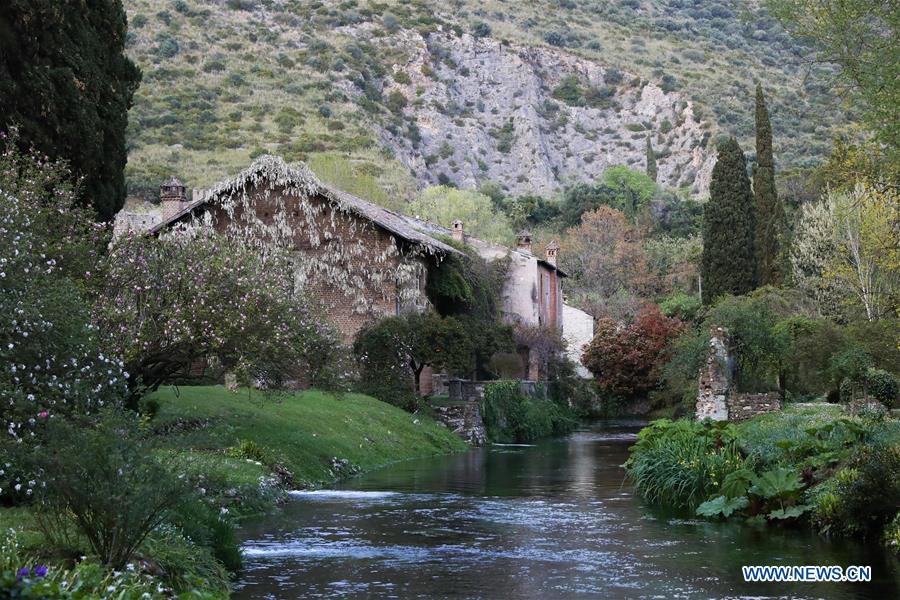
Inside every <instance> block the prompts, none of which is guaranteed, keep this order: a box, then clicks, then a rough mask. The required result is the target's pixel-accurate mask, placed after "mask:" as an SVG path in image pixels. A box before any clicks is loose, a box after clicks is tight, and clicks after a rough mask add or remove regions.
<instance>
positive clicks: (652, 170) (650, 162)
mask: <svg viewBox="0 0 900 600" xmlns="http://www.w3.org/2000/svg"><path fill="white" fill-rule="evenodd" d="M647 177H649V178H650V179H652V180H653V181H656V152H654V150H653V142H652V141H650V136H649V135H648V136H647Z"/></svg>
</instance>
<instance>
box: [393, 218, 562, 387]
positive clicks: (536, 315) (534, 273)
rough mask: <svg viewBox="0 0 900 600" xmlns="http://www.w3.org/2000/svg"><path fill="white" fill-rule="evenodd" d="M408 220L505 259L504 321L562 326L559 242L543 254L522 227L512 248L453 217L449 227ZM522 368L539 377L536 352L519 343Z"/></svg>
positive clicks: (492, 257)
mask: <svg viewBox="0 0 900 600" xmlns="http://www.w3.org/2000/svg"><path fill="white" fill-rule="evenodd" d="M406 219H407V221H408V222H410V224H412V225H413V226H415V227H417V228H420V229H421V230H423V231H425V232H427V233H431V234H432V235H440V236H446V235H450V236H452V237H453V238H454V239H455V240H457V241H460V242H464V243H466V244H467V245H468V246H469V247H471V248H473V249H474V250H475V251H476V252H477V253H478V255H479V256H481V258H483V259H484V260H486V261H488V262H494V261H498V260H508V261H509V262H508V271H507V275H506V281H505V283H504V285H503V290H502V295H503V297H502V309H501V310H502V313H503V318H504V320H505V321H506V322H508V323H511V324H514V325H522V326H525V327H528V328H539V327H546V328H550V329H558V330H560V332H562V331H563V330H564V323H563V304H564V302H563V293H562V280H563V279H564V278H565V277H566V273H565V272H564V271H563V270H562V269H560V268H559V267H558V266H557V264H556V258H557V255H558V253H559V245H558V244H557V243H556V242H551V243H550V244H548V245H547V247H546V248H545V249H544V256H543V257H540V256H537V255H536V254H534V252H533V245H532V239H531V234H530V233H529V232H528V231H524V230H523V231H521V232H519V234H518V235H517V236H516V238H517V243H516V247H515V248H509V247H507V246H503V245H501V244H495V243H493V242H488V241H485V240H481V239H478V238H476V237H472V236H470V235H467V234H466V233H465V225H464V223H463V222H462V221H458V220H457V221H454V222H453V223H452V224H451V225H450V229H447V228H445V227H441V226H440V225H436V224H433V223H426V222H423V221H421V220H419V219H415V218H413V217H406ZM518 354H519V356H520V363H521V372H520V376H521V377H522V378H523V379H530V380H539V379H542V378H543V374H542V373H540V369H539V365H538V361H537V359H536V356H535V355H534V353H533V352H532V351H531V349H530V348H528V347H525V346H520V347H519V348H518Z"/></svg>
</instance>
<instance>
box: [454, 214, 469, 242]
mask: <svg viewBox="0 0 900 600" xmlns="http://www.w3.org/2000/svg"><path fill="white" fill-rule="evenodd" d="M450 230H451V232H452V233H453V239H454V240H456V241H457V242H463V241H465V237H466V234H465V233H464V232H463V222H462V221H460V220H459V219H456V220H455V221H453V222H452V223H450Z"/></svg>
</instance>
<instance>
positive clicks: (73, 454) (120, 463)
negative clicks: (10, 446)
mask: <svg viewBox="0 0 900 600" xmlns="http://www.w3.org/2000/svg"><path fill="white" fill-rule="evenodd" d="M48 433H49V435H48V436H47V440H46V442H45V443H44V446H43V447H42V448H41V449H40V450H38V451H36V452H35V455H34V462H33V464H34V466H35V468H36V470H38V471H41V472H43V473H45V477H46V487H44V488H41V492H40V494H39V497H38V506H37V511H36V518H37V522H38V525H39V527H40V529H41V531H42V533H43V534H44V535H45V537H46V539H47V540H48V541H49V542H50V543H51V544H53V545H55V546H57V547H60V548H72V547H73V545H74V544H73V542H74V539H75V537H74V535H75V534H78V535H81V536H83V537H84V538H85V539H86V540H87V543H88V545H89V546H90V547H91V550H92V551H93V552H94V553H95V554H96V555H97V557H98V558H99V559H100V560H101V561H102V562H103V563H104V564H107V565H109V566H111V567H113V568H116V569H120V568H122V567H123V566H124V565H125V563H126V562H128V561H129V560H130V559H131V557H132V555H133V554H134V553H135V551H136V550H137V549H138V547H139V546H140V545H141V543H142V542H143V541H144V539H145V538H146V537H147V535H148V534H149V533H150V532H151V531H153V529H155V528H156V527H157V526H158V525H160V524H161V523H162V522H163V519H164V518H165V516H166V513H167V511H169V510H170V509H172V508H174V507H175V506H177V505H178V504H179V503H180V502H181V501H182V499H183V498H185V496H186V493H187V492H186V488H185V486H184V484H183V482H181V481H180V480H179V479H177V478H176V477H175V475H174V474H173V473H172V472H171V471H170V470H169V469H168V468H166V467H164V466H162V465H161V464H160V463H159V462H157V461H156V459H155V458H153V456H152V455H151V454H149V453H148V452H147V448H146V447H144V446H143V445H142V444H141V443H140V442H139V438H138V430H137V420H136V419H135V418H134V417H132V416H127V415H125V414H123V413H118V412H113V411H107V412H105V413H104V414H103V416H102V418H101V419H99V420H98V421H97V422H96V423H94V424H92V426H89V427H77V426H74V425H72V424H70V423H68V422H65V421H57V422H54V423H51V424H50V426H49V432H48Z"/></svg>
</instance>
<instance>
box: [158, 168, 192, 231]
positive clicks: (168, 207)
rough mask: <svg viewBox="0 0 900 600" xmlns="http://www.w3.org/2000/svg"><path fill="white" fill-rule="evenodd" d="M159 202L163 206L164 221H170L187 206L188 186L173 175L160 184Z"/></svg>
mask: <svg viewBox="0 0 900 600" xmlns="http://www.w3.org/2000/svg"><path fill="white" fill-rule="evenodd" d="M159 203H160V205H161V206H162V218H163V222H165V221H168V220H169V219H171V218H172V217H173V216H175V215H176V214H178V213H179V212H181V210H182V209H183V208H184V207H185V206H187V188H185V187H184V184H183V183H181V182H180V181H178V180H177V179H176V178H174V177H172V178H171V179H169V180H168V181H166V182H165V183H163V184H162V185H161V186H159Z"/></svg>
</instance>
